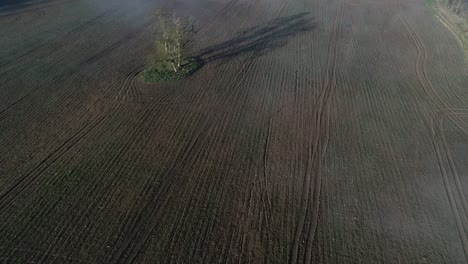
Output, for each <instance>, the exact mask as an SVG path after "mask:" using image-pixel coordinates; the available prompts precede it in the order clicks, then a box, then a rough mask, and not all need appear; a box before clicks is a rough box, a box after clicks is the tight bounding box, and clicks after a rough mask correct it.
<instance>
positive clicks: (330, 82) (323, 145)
mask: <svg viewBox="0 0 468 264" xmlns="http://www.w3.org/2000/svg"><path fill="white" fill-rule="evenodd" d="M343 14H344V9H343V5H342V4H341V3H339V4H338V7H337V11H336V15H335V21H334V23H333V29H332V33H331V35H330V39H329V48H328V57H327V66H326V67H325V75H324V77H323V79H322V85H321V94H320V96H319V99H318V103H317V105H316V106H315V110H314V112H315V113H314V116H315V120H314V124H315V128H314V130H313V133H312V135H311V136H312V138H313V139H314V140H313V141H312V142H309V143H308V144H309V150H308V159H307V164H306V171H305V176H304V182H303V186H304V187H303V190H302V198H301V207H300V213H299V216H298V217H299V222H298V224H297V225H296V231H295V234H294V240H293V244H292V247H291V257H290V261H289V262H290V263H292V264H294V263H297V261H298V254H299V244H300V240H301V236H302V235H303V234H302V233H303V229H304V228H307V230H308V231H307V245H306V251H305V256H304V261H305V262H310V261H311V258H312V256H311V255H312V243H313V240H314V237H315V231H316V227H317V223H318V211H319V208H320V192H321V181H322V179H321V166H322V162H323V159H324V155H325V152H326V149H327V146H328V140H329V125H330V124H329V122H330V118H331V117H330V110H331V104H332V98H333V96H334V93H335V90H336V64H337V52H338V44H339V39H340V37H341V27H342V20H343ZM325 98H326V99H325ZM313 173H314V175H315V181H314V184H313V187H312V180H311V177H312V176H311V175H312V174H313ZM311 188H313V189H312V192H313V196H312V212H311V220H310V225H309V226H308V227H306V226H305V220H306V211H307V208H308V207H309V197H310V189H311Z"/></svg>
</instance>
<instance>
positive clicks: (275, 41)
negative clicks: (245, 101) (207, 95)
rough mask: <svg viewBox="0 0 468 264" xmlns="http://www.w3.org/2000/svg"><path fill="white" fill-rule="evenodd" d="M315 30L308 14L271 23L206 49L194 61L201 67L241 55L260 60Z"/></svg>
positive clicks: (275, 20) (278, 19)
mask: <svg viewBox="0 0 468 264" xmlns="http://www.w3.org/2000/svg"><path fill="white" fill-rule="evenodd" d="M315 28H316V23H315V22H314V19H313V18H310V17H309V13H308V12H302V13H299V14H296V15H292V16H288V17H282V18H277V19H274V20H271V21H270V22H268V23H267V24H265V25H263V26H255V27H251V28H248V29H246V30H243V31H241V32H239V33H237V34H236V36H235V37H234V38H232V39H230V40H228V41H225V42H222V43H219V44H215V45H213V46H210V47H207V48H205V49H203V50H201V51H199V52H198V53H196V54H195V55H196V56H195V57H197V58H199V59H200V60H201V61H202V62H204V63H209V62H212V61H216V60H222V59H230V58H232V57H235V56H239V55H242V54H245V53H253V56H256V57H258V56H263V55H265V54H268V53H269V52H272V51H273V50H275V49H277V48H280V47H282V46H284V45H286V43H287V42H288V39H290V38H291V37H294V36H296V35H299V34H303V33H305V32H308V31H312V30H313V29H315Z"/></svg>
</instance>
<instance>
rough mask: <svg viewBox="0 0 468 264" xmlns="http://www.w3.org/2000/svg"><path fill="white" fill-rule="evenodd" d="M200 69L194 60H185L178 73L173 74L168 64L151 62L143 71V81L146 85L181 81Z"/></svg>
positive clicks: (166, 62) (165, 62)
mask: <svg viewBox="0 0 468 264" xmlns="http://www.w3.org/2000/svg"><path fill="white" fill-rule="evenodd" d="M199 67H200V63H199V62H198V61H197V60H196V59H193V58H191V59H186V60H184V61H183V63H182V65H181V68H180V70H179V71H178V72H174V70H173V69H172V67H171V65H170V63H169V62H168V61H164V60H162V61H161V60H160V61H157V60H154V59H153V60H151V62H150V63H149V64H148V67H147V68H146V69H145V70H144V71H143V75H142V77H143V81H145V82H147V83H157V82H162V81H173V80H181V79H183V78H186V77H188V76H190V75H191V74H192V73H194V72H195V71H196V70H197V69H198V68H199Z"/></svg>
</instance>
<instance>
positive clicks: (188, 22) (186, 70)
mask: <svg viewBox="0 0 468 264" xmlns="http://www.w3.org/2000/svg"><path fill="white" fill-rule="evenodd" d="M155 16H156V21H157V28H156V53H155V54H154V55H153V57H152V58H151V59H150V63H149V67H148V68H147V69H146V70H145V72H144V75H143V77H144V79H145V80H146V81H148V82H157V81H161V80H174V79H182V78H183V77H186V76H188V75H190V74H191V73H192V72H193V71H194V70H195V69H196V68H197V67H198V65H197V63H196V60H194V59H193V58H189V57H187V54H186V48H187V44H188V43H189V42H190V41H191V40H192V37H193V35H194V32H195V30H194V20H193V19H192V18H184V17H179V16H177V14H176V13H175V12H173V11H170V10H168V9H165V8H161V9H158V10H156V12H155Z"/></svg>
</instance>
